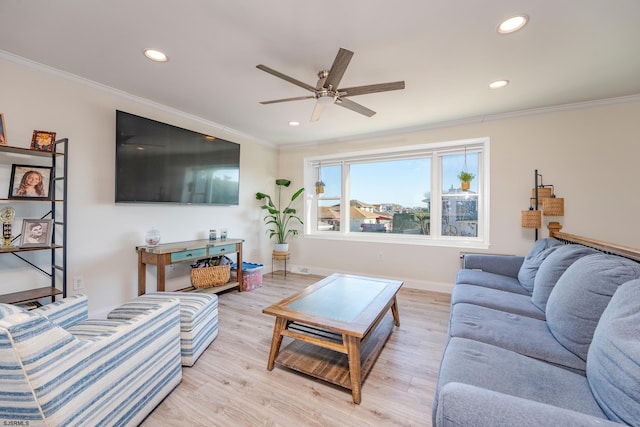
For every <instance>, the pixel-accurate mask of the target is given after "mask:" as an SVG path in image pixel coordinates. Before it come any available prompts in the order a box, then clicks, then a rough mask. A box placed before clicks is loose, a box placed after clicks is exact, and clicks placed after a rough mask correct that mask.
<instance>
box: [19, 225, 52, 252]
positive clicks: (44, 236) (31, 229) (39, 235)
mask: <svg viewBox="0 0 640 427" xmlns="http://www.w3.org/2000/svg"><path fill="white" fill-rule="evenodd" d="M52 235H53V220H52V219H23V220H22V234H20V247H24V248H29V247H39V246H51V236H52Z"/></svg>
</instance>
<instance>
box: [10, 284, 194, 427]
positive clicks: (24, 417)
mask: <svg viewBox="0 0 640 427" xmlns="http://www.w3.org/2000/svg"><path fill="white" fill-rule="evenodd" d="M144 303H145V307H144V309H142V310H140V312H139V313H138V314H137V315H136V316H133V317H131V318H130V319H126V320H122V319H108V320H103V319H88V318H87V298H86V296H84V295H75V296H72V297H69V298H66V299H64V300H62V301H59V302H56V303H53V304H49V305H46V306H44V307H41V308H38V309H36V310H32V311H26V310H23V309H21V308H19V307H16V306H12V305H7V304H0V425H30V426H34V425H46V426H88V425H92V426H98V425H104V426H112V425H114V426H128V425H138V424H139V423H140V422H141V421H142V420H143V419H144V418H145V417H146V416H147V415H148V414H149V413H150V412H151V411H152V410H153V409H154V408H155V407H156V405H158V403H160V401H161V400H162V399H163V398H164V397H165V396H167V395H168V394H169V393H170V392H171V391H172V390H173V388H174V387H175V386H176V385H178V383H179V382H180V381H181V379H182V367H181V362H180V304H179V301H178V300H177V299H168V300H165V301H145V302H144ZM12 423H13V424H12Z"/></svg>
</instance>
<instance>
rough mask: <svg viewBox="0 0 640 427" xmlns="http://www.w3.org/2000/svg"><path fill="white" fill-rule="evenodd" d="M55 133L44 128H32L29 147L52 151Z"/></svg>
mask: <svg viewBox="0 0 640 427" xmlns="http://www.w3.org/2000/svg"><path fill="white" fill-rule="evenodd" d="M54 142H56V133H55V132H47V131H44V130H34V131H33V137H32V138H31V149H32V150H39V151H53V146H54V144H53V143H54Z"/></svg>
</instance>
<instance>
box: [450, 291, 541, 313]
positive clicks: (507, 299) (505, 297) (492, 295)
mask: <svg viewBox="0 0 640 427" xmlns="http://www.w3.org/2000/svg"><path fill="white" fill-rule="evenodd" d="M465 303H466V304H474V305H479V306H482V307H487V308H493V309H495V310H500V311H506V312H507V313H513V314H519V315H521V316H526V317H533V318H534V319H540V320H545V316H544V312H543V311H542V310H540V309H538V308H537V307H536V306H535V305H533V304H532V303H531V297H529V296H528V295H523V294H516V293H513V292H506V291H501V290H499V289H491V288H485V287H484V286H474V285H465V284H460V285H456V286H454V287H453V291H452V292H451V306H454V305H456V304H465Z"/></svg>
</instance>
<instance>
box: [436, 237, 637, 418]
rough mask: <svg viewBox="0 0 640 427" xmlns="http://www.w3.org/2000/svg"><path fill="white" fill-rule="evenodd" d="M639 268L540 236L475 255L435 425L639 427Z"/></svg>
mask: <svg viewBox="0 0 640 427" xmlns="http://www.w3.org/2000/svg"><path fill="white" fill-rule="evenodd" d="M638 325H640V263H638V262H636V261H634V260H631V259H627V258H625V257H622V256H618V255H612V254H605V253H602V252H600V251H598V250H596V249H592V248H590V247H586V246H583V245H580V244H563V243H562V242H560V241H559V240H556V239H552V238H549V239H541V240H538V241H537V242H536V243H535V244H534V246H533V247H532V248H531V250H530V251H529V253H528V254H527V255H526V256H524V257H520V256H501V255H479V254H467V255H465V257H464V268H463V269H462V270H460V272H459V273H458V275H457V277H456V285H455V287H454V290H453V292H452V298H451V318H450V324H449V340H448V343H447V346H446V349H445V352H444V355H443V358H442V362H441V367H440V372H439V375H438V383H437V386H436V392H435V395H434V401H433V407H432V411H433V412H432V417H433V420H432V421H433V425H434V426H438V427H444V426H501V425H504V426H506V425H518V426H541V425H562V426H585V425H620V424H623V425H633V426H639V425H640V387H638V384H640V327H638Z"/></svg>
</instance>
